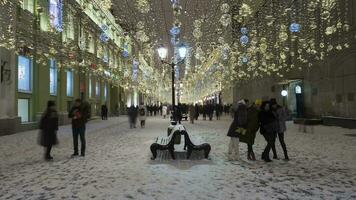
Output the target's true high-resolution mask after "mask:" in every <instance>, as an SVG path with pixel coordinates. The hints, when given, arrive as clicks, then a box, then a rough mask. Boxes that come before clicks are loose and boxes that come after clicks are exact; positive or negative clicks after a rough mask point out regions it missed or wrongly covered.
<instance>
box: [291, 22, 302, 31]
mask: <svg viewBox="0 0 356 200" xmlns="http://www.w3.org/2000/svg"><path fill="white" fill-rule="evenodd" d="M300 28H301V27H300V24H298V23H292V24H291V25H290V26H289V31H290V32H292V33H299V32H300Z"/></svg>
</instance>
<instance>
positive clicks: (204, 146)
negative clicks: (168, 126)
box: [181, 130, 211, 159]
mask: <svg viewBox="0 0 356 200" xmlns="http://www.w3.org/2000/svg"><path fill="white" fill-rule="evenodd" d="M181 134H182V135H184V149H186V148H187V159H189V158H190V156H191V155H192V152H193V151H204V158H206V159H208V158H209V153H210V150H211V146H210V144H208V143H205V142H202V140H199V144H198V145H195V144H194V143H193V142H192V140H191V139H190V137H189V134H188V132H187V131H186V130H182V132H181Z"/></svg>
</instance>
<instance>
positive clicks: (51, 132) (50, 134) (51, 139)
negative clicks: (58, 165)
mask: <svg viewBox="0 0 356 200" xmlns="http://www.w3.org/2000/svg"><path fill="white" fill-rule="evenodd" d="M40 129H41V135H40V145H42V146H43V147H45V160H47V161H50V160H53V157H52V156H51V150H52V146H53V145H56V144H58V139H57V131H58V114H57V110H56V104H55V102H54V101H48V102H47V109H46V111H45V112H44V113H43V115H42V118H41V121H40Z"/></svg>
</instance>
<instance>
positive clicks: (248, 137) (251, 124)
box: [240, 100, 262, 161]
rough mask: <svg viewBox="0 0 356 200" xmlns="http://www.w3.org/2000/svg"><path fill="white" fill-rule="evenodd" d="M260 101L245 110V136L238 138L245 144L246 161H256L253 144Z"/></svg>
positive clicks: (257, 124)
mask: <svg viewBox="0 0 356 200" xmlns="http://www.w3.org/2000/svg"><path fill="white" fill-rule="evenodd" d="M261 103H262V102H261V101H259V100H257V101H256V102H255V103H254V104H252V105H251V106H250V107H249V108H248V109H247V126H246V134H245V135H241V136H240V142H244V143H246V144H247V159H248V160H253V161H255V160H256V156H255V153H254V152H253V144H254V143H255V138H256V133H257V131H258V129H259V128H260V126H259V121H258V120H259V119H258V115H259V107H260V106H261Z"/></svg>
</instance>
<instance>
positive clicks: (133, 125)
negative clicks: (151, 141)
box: [127, 105, 136, 128]
mask: <svg viewBox="0 0 356 200" xmlns="http://www.w3.org/2000/svg"><path fill="white" fill-rule="evenodd" d="M127 115H128V116H129V123H130V128H136V108H135V106H134V105H131V106H130V107H129V108H128V112H127Z"/></svg>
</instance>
